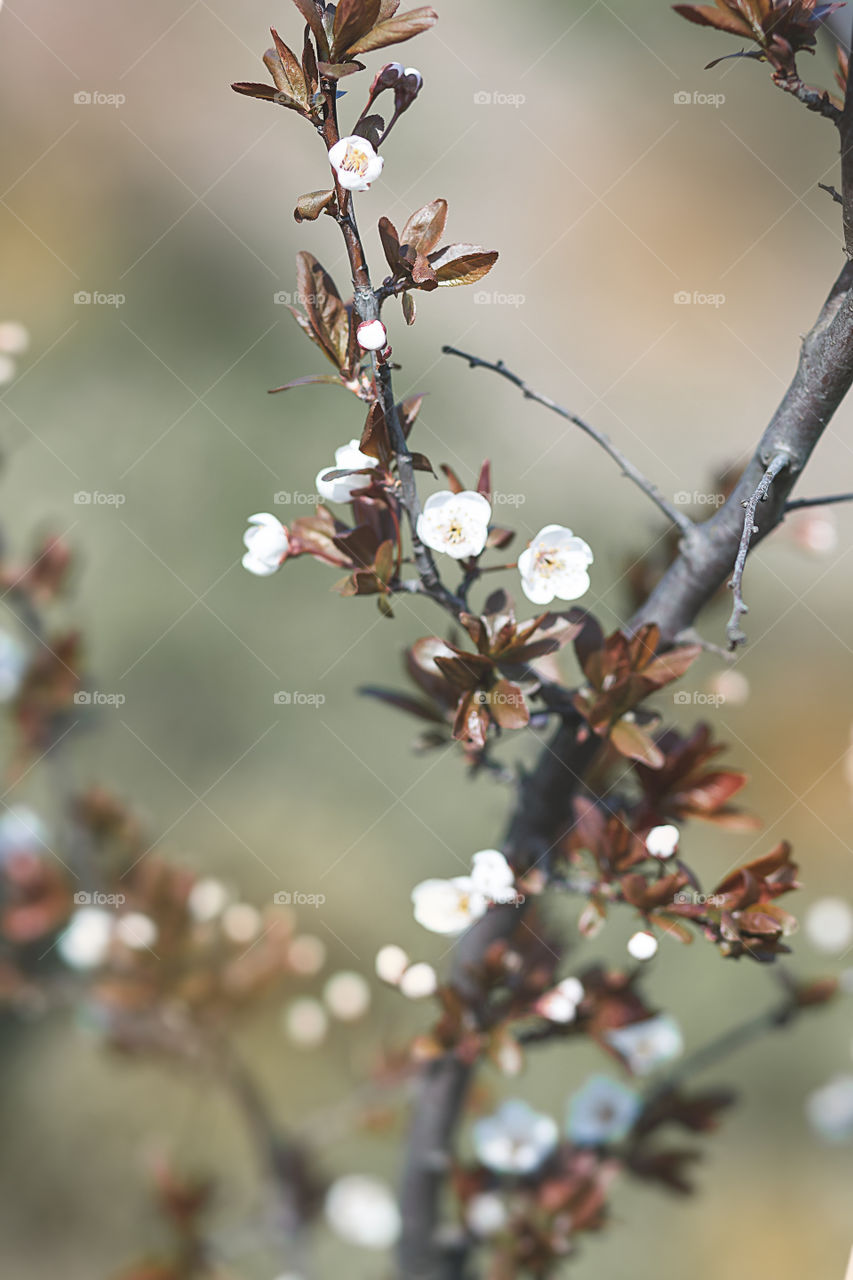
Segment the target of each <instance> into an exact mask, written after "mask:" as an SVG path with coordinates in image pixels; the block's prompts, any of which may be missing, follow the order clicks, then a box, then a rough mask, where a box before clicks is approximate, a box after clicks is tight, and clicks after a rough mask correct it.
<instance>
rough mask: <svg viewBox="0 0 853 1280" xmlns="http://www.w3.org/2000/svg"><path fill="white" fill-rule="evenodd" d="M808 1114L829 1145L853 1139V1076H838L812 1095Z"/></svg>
mask: <svg viewBox="0 0 853 1280" xmlns="http://www.w3.org/2000/svg"><path fill="white" fill-rule="evenodd" d="M806 1115H807V1116H808V1119H809V1123H810V1124H811V1126H812V1128H813V1129H814V1130H815V1132H816V1133H818V1134H820V1136H821V1137H822V1138H824V1139H825V1140H826V1141H827V1142H846V1141H847V1139H848V1138H853V1076H836V1077H835V1079H834V1080H830V1081H829V1083H828V1084H825V1085H823V1086H822V1087H821V1088H820V1089H816V1090H815V1091H814V1093H810V1094H809V1096H808V1098H807V1099H806Z"/></svg>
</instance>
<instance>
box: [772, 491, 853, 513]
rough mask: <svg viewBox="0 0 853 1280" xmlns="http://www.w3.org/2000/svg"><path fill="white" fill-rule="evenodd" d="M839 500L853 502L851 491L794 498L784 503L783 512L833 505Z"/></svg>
mask: <svg viewBox="0 0 853 1280" xmlns="http://www.w3.org/2000/svg"><path fill="white" fill-rule="evenodd" d="M839 502H853V493H833V494H830V495H829V496H828V497H826V498H796V499H795V500H794V501H793V502H788V503H786V505H785V514H786V515H788V514H789V512H791V511H805V510H806V509H807V508H810V507H834V506H835V505H836V504H837V503H839Z"/></svg>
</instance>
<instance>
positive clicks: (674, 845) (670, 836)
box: [646, 822, 681, 858]
mask: <svg viewBox="0 0 853 1280" xmlns="http://www.w3.org/2000/svg"><path fill="white" fill-rule="evenodd" d="M680 837H681V832H680V831H679V830H678V827H674V826H673V825H672V823H670V822H668V823H666V824H665V825H664V826H661V827H652V829H651V831H650V832H649V834H648V835H647V836H646V848H647V849H648V851H649V853H650V854H651V855H652V857H653V858H671V857H672V855H673V854H674V853H675V852H676V850H677V849H678V841H679V839H680Z"/></svg>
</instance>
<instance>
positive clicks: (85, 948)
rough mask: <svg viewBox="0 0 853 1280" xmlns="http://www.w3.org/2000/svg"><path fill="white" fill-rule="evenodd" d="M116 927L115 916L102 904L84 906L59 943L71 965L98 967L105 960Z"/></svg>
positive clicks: (71, 921) (72, 967)
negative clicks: (104, 909)
mask: <svg viewBox="0 0 853 1280" xmlns="http://www.w3.org/2000/svg"><path fill="white" fill-rule="evenodd" d="M114 928H115V918H114V917H113V916H112V915H111V914H110V912H109V911H103V910H101V908H100V907H81V908H80V910H79V911H75V912H74V914H73V916H72V917H71V920H70V921H69V923H68V927H67V929H66V930H65V932H64V933H63V934H62V936H61V937H60V939H59V941H58V942H57V944H56V949H57V951H58V952H59V954H60V956H61V957H62V959H63V960H64V961H65V963H66V964H67V965H68V966H69V967H70V968H71V969H81V970H84V971H85V970H87V969H97V968H99V967H100V965H102V964H103V963H104V961H105V960H106V958H107V953H108V951H109V948H110V942H111V940H112V936H113V930H114Z"/></svg>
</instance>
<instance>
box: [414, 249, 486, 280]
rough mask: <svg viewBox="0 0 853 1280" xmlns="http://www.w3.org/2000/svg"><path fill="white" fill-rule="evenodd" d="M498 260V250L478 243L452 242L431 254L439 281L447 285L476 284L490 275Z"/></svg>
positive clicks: (431, 260)
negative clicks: (486, 247)
mask: <svg viewBox="0 0 853 1280" xmlns="http://www.w3.org/2000/svg"><path fill="white" fill-rule="evenodd" d="M497 260H498V254H497V253H496V252H494V251H489V250H487V249H481V248H480V246H479V245H476V244H451V245H448V246H447V248H445V249H440V250H439V251H438V252H437V253H432V254H430V262H431V263H432V267H433V270H434V271H435V274H436V276H437V277H438V283H439V284H440V285H445V286H448V285H450V286H456V285H460V284H476V283H477V281H478V280H482V278H483V276H485V275H488V273H489V272H490V271H491V269H492V267H493V266H494V265H495V263H496V262H497Z"/></svg>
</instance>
